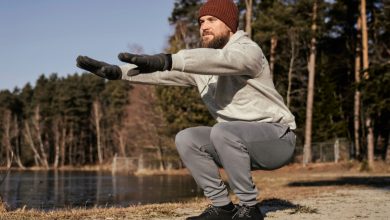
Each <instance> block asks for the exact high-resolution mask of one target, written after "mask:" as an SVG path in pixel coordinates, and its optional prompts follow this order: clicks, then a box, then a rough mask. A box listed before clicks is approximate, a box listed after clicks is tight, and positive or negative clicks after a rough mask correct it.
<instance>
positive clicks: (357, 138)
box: [353, 16, 361, 159]
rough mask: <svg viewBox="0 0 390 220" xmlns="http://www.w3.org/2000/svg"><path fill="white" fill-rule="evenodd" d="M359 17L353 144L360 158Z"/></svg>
mask: <svg viewBox="0 0 390 220" xmlns="http://www.w3.org/2000/svg"><path fill="white" fill-rule="evenodd" d="M360 31H361V17H360V16H359V18H358V21H357V43H356V55H355V83H356V88H355V98H354V99H355V100H354V115H353V116H354V117H353V122H354V123H353V124H354V143H355V157H356V158H358V159H359V158H360V133H359V131H360V123H359V122H360V97H361V94H360V91H359V88H358V85H359V84H360V71H361V66H360V63H361V48H360V42H359V41H360V39H361V32H360Z"/></svg>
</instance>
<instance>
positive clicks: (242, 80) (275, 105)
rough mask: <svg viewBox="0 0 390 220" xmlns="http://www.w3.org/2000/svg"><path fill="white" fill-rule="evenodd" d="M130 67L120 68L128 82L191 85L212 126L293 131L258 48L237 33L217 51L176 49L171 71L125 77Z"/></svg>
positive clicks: (281, 99) (291, 122)
mask: <svg viewBox="0 0 390 220" xmlns="http://www.w3.org/2000/svg"><path fill="white" fill-rule="evenodd" d="M135 67H136V66H135V65H132V64H127V65H123V66H121V69H122V73H123V74H122V79H124V80H128V81H130V82H132V83H144V84H157V85H173V86H196V87H197V88H198V90H199V93H200V95H201V97H202V99H203V101H204V103H205V104H206V106H207V108H208V109H209V111H210V113H211V114H212V116H213V117H214V118H215V119H216V120H217V121H218V122H225V121H255V122H274V123H281V124H284V125H288V126H289V127H290V128H291V129H295V128H296V124H295V119H294V116H293V115H292V114H291V112H290V110H289V109H288V108H287V106H286V105H285V104H284V102H283V98H282V96H281V95H280V94H279V93H278V92H277V91H276V89H275V86H274V83H273V81H272V78H271V74H270V70H269V65H268V61H267V59H266V58H265V56H264V54H263V52H262V50H261V48H260V47H259V46H258V45H257V44H256V43H255V42H254V41H252V40H251V39H250V38H248V36H247V35H246V33H245V32H243V31H237V32H236V33H235V34H234V35H232V36H231V38H230V40H229V42H228V43H227V44H226V45H225V47H224V48H223V49H209V48H198V49H189V50H181V51H179V52H178V53H176V54H173V55H172V70H171V71H164V72H154V73H150V74H139V75H136V76H131V72H132V69H134V68H135Z"/></svg>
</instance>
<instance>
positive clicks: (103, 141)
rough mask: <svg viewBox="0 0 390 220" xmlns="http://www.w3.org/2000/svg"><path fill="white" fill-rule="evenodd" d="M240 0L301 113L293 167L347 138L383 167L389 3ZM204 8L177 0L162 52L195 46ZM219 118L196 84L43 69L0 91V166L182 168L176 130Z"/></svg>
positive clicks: (195, 1) (243, 15)
mask: <svg viewBox="0 0 390 220" xmlns="http://www.w3.org/2000/svg"><path fill="white" fill-rule="evenodd" d="M236 3H237V4H238V6H239V9H240V29H241V30H245V31H246V32H247V33H248V35H249V36H250V37H251V38H252V39H253V40H254V41H255V42H256V43H258V44H259V45H260V47H261V48H262V50H263V52H264V54H265V55H266V57H267V59H268V61H269V63H270V68H271V72H272V75H273V79H274V83H275V86H276V88H277V90H278V91H279V93H280V94H281V95H282V96H283V97H284V100H285V103H286V104H287V106H288V107H289V108H290V109H291V111H292V112H293V114H294V116H295V118H296V122H297V125H298V128H297V130H296V134H297V149H300V150H297V152H296V158H299V159H297V160H296V162H300V163H303V164H307V163H312V162H315V160H314V159H313V157H312V152H313V151H315V148H316V146H318V144H317V143H323V142H329V141H330V142H334V141H335V140H336V139H343V140H346V141H347V143H348V153H349V158H348V159H350V160H357V161H360V162H362V163H363V162H364V163H365V162H367V163H368V165H371V164H372V163H373V161H375V160H386V159H387V160H390V149H389V137H390V123H389V116H390V97H389V94H390V89H389V87H390V41H389V39H390V1H388V0H370V1H366V0H332V1H330V0H328V1H325V0H239V1H236ZM201 4H202V1H200V0H176V1H175V5H174V8H173V11H172V13H171V16H170V17H169V18H168V19H169V22H170V24H171V25H172V27H173V30H174V31H173V33H172V35H171V36H170V38H169V41H168V42H167V46H166V51H165V52H167V53H176V52H178V51H179V50H181V49H190V48H197V47H199V46H200V44H199V26H198V21H197V11H198V9H199V7H200V5H201ZM386 39H387V40H386ZM132 52H134V51H132ZM75 59H76V57H75ZM215 123H216V122H215V121H214V120H213V119H212V118H211V116H210V114H209V113H208V111H207V109H206V107H205V106H204V104H203V103H202V102H201V100H200V97H199V94H198V92H197V91H196V90H195V89H194V88H181V87H161V86H145V85H135V84H134V85H133V84H129V83H128V82H126V81H107V80H103V79H101V78H99V77H97V76H95V75H93V74H91V73H87V72H80V73H74V74H70V75H67V76H64V77H60V76H58V74H57V73H47V75H45V74H42V75H41V76H40V77H39V78H38V79H37V80H36V82H35V83H34V86H32V85H31V84H30V83H28V84H26V85H25V86H23V87H22V88H15V89H13V90H12V91H9V90H1V91H0V161H1V164H0V166H8V167H10V166H14V167H19V168H21V169H25V168H28V167H42V168H45V169H49V168H50V169H51V168H53V169H57V168H61V167H79V166H85V165H104V164H110V163H111V162H112V160H113V158H114V157H115V156H120V157H133V158H139V157H140V156H141V155H143V156H145V155H146V156H145V157H144V158H145V159H146V160H149V161H151V162H150V163H153V164H157V165H156V166H155V167H157V168H158V169H169V168H181V167H182V166H183V165H182V164H181V162H180V158H179V157H178V155H177V153H176V150H175V146H174V137H175V134H176V133H177V132H178V131H179V130H181V129H184V128H187V127H191V126H197V125H213V124H215Z"/></svg>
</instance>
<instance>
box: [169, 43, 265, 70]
mask: <svg viewBox="0 0 390 220" xmlns="http://www.w3.org/2000/svg"><path fill="white" fill-rule="evenodd" d="M262 58H263V52H262V51H261V49H260V47H259V46H258V45H257V44H256V43H254V42H252V41H245V42H235V43H232V44H231V45H227V46H225V47H224V48H223V49H211V48H199V49H188V50H181V51H179V52H178V53H176V54H173V55H172V70H177V71H184V72H188V73H194V74H202V75H220V76H224V75H225V76H229V75H248V76H252V77H255V76H257V75H258V74H260V72H261V69H262V68H261V67H262V60H263V59H262Z"/></svg>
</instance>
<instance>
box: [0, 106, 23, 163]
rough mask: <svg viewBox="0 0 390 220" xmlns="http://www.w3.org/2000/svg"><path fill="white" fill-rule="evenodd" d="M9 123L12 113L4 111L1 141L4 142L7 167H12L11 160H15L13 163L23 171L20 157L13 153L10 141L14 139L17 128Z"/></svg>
mask: <svg viewBox="0 0 390 220" xmlns="http://www.w3.org/2000/svg"><path fill="white" fill-rule="evenodd" d="M11 121H12V113H11V111H9V110H6V111H5V113H4V120H3V130H4V134H3V141H4V145H5V147H6V149H7V153H6V155H7V167H10V166H12V160H13V158H15V161H16V163H17V164H18V166H19V167H20V168H21V169H25V167H24V166H23V164H22V161H21V160H20V156H19V155H18V154H15V152H14V150H13V148H12V144H11V140H12V138H13V137H14V134H15V131H16V130H15V129H17V128H13V127H12V125H11ZM13 123H15V122H13ZM15 126H16V124H15Z"/></svg>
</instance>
